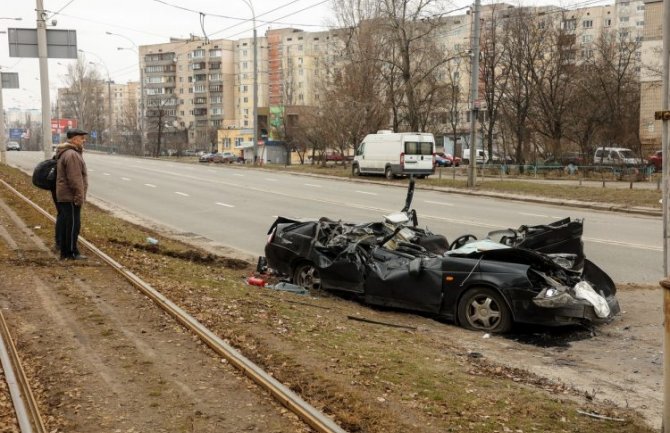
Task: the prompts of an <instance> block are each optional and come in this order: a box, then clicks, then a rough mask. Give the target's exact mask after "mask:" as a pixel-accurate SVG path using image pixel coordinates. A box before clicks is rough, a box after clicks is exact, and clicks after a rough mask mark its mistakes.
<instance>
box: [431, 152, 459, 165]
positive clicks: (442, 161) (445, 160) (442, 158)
mask: <svg viewBox="0 0 670 433" xmlns="http://www.w3.org/2000/svg"><path fill="white" fill-rule="evenodd" d="M435 165H437V166H440V167H451V166H455V167H458V166H459V165H461V158H459V157H458V156H454V155H452V154H451V153H444V152H437V153H436V154H435Z"/></svg>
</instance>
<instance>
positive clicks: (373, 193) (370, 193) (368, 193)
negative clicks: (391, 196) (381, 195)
mask: <svg viewBox="0 0 670 433" xmlns="http://www.w3.org/2000/svg"><path fill="white" fill-rule="evenodd" d="M355 192H357V193H359V194H367V195H377V193H376V192H368V191H355Z"/></svg>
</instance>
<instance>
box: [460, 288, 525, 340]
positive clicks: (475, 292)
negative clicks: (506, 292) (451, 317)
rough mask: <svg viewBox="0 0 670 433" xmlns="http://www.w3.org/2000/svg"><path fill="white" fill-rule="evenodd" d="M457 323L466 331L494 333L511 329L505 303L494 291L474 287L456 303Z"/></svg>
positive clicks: (510, 319) (510, 320)
mask: <svg viewBox="0 0 670 433" xmlns="http://www.w3.org/2000/svg"><path fill="white" fill-rule="evenodd" d="M457 315H458V323H459V324H460V325H461V326H463V327H464V328H466V329H471V330H474V331H487V332H495V333H503V332H507V331H509V330H510V329H511V328H512V313H511V312H510V310H509V307H508V306H507V303H506V302H505V300H504V299H503V297H502V295H500V294H499V293H498V292H496V291H495V290H492V289H489V288H487V287H474V288H472V289H470V290H468V291H467V292H465V294H464V295H463V297H461V300H460V301H459V303H458V312H457Z"/></svg>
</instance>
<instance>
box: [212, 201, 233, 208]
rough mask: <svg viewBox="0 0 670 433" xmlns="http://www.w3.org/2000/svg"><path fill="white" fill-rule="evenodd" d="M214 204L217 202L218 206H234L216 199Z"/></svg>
mask: <svg viewBox="0 0 670 433" xmlns="http://www.w3.org/2000/svg"><path fill="white" fill-rule="evenodd" d="M215 204H218V205H219V206H224V207H235V206H233V205H232V204H228V203H221V202H218V201H217V202H216V203H215Z"/></svg>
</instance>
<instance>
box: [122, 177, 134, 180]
mask: <svg viewBox="0 0 670 433" xmlns="http://www.w3.org/2000/svg"><path fill="white" fill-rule="evenodd" d="M121 180H125V181H129V180H132V179H131V178H129V177H122V178H121Z"/></svg>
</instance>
